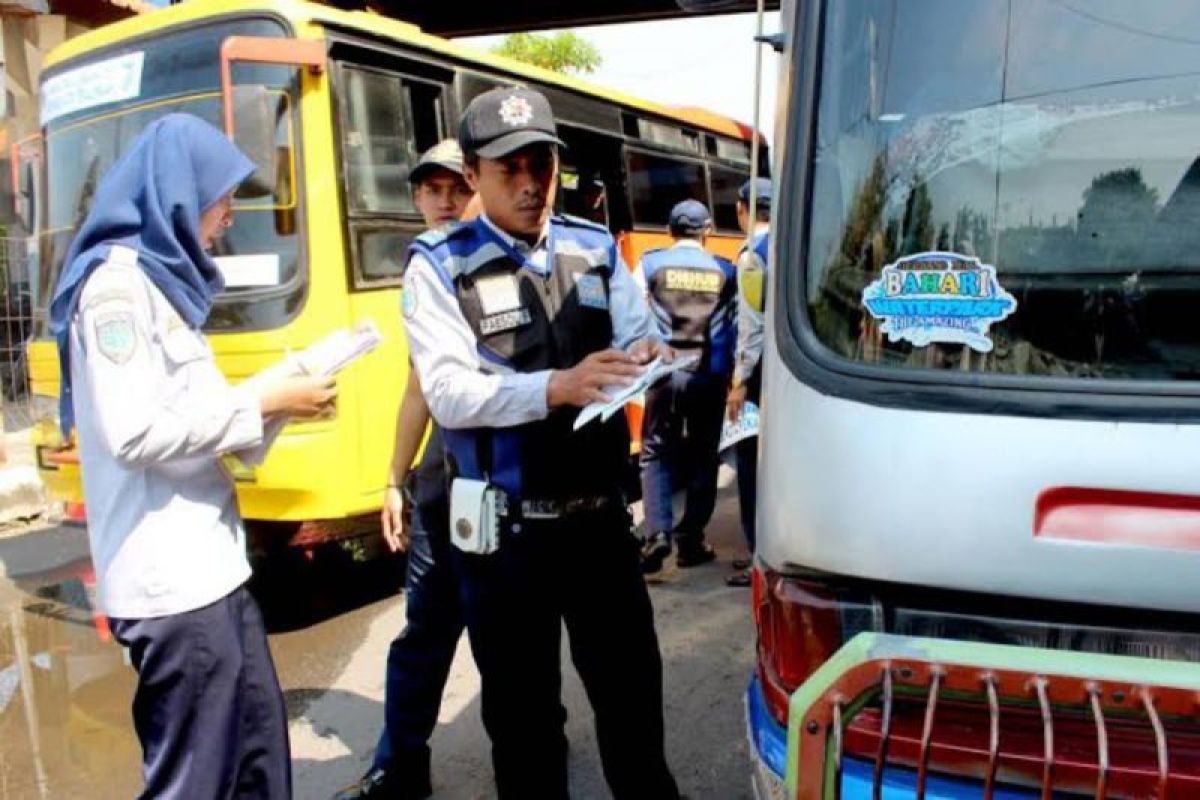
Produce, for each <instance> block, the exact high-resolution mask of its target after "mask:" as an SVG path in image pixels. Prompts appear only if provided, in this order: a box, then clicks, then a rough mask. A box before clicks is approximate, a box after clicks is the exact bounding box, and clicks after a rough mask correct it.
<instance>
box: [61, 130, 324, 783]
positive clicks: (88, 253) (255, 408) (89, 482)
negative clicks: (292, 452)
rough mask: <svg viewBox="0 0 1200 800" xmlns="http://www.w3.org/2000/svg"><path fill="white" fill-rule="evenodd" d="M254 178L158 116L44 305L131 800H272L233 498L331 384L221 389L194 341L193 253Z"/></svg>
mask: <svg viewBox="0 0 1200 800" xmlns="http://www.w3.org/2000/svg"><path fill="white" fill-rule="evenodd" d="M253 171H254V165H253V164H252V163H251V161H250V160H249V159H248V158H246V156H245V155H243V154H242V152H241V151H240V150H238V149H237V147H235V146H234V145H233V143H232V142H230V141H229V140H228V139H227V138H226V137H225V136H224V135H223V134H222V133H221V132H220V131H218V130H217V129H216V128H214V127H212V126H211V125H209V124H208V123H206V122H204V121H203V120H200V119H198V118H196V117H193V116H189V115H186V114H172V115H169V116H166V117H163V118H162V119H160V120H157V121H156V122H154V123H152V124H151V125H149V126H148V127H147V128H146V130H145V131H143V133H142V134H141V136H139V137H138V139H137V140H136V141H135V142H134V143H133V144H132V146H131V147H130V148H129V150H128V152H126V153H125V154H124V156H122V157H121V159H120V160H119V161H117V163H116V164H115V165H114V166H113V167H112V169H111V170H109V172H108V174H107V175H105V177H104V179H103V180H102V181H101V183H100V186H99V188H98V189H97V191H96V194H95V196H94V199H93V201H92V208H91V212H90V213H89V214H88V217H87V220H86V221H85V222H84V223H83V225H82V227H81V228H80V229H79V232H78V234H77V235H76V237H75V240H74V243H73V244H72V245H71V248H70V250H69V251H68V254H67V259H66V267H65V269H64V271H63V273H62V277H61V278H60V280H59V283H58V287H57V288H56V290H55V292H54V298H53V301H52V303H51V329H52V330H53V332H54V334H55V336H56V337H57V339H58V348H59V357H60V359H61V362H62V425H63V429H64V431H67V432H69V431H70V430H71V429H72V428H74V429H76V430H77V434H78V441H79V453H80V462H81V466H82V471H83V485H84V495H85V499H86V501H87V510H88V538H89V542H90V544H91V549H92V560H93V563H94V566H95V571H96V576H97V583H98V590H99V592H98V594H99V605H100V607H101V609H102V610H103V611H104V613H106V614H107V615H108V617H109V620H110V626H111V629H112V631H113V634H114V635H115V636H116V638H117V640H118V641H120V642H121V644H123V645H124V646H125V647H127V648H129V653H130V656H131V658H132V661H133V665H134V667H135V668H136V669H137V672H138V690H137V695H136V697H135V698H134V702H133V717H134V725H135V727H136V728H137V733H138V737H139V739H140V740H141V744H142V750H143V773H144V777H145V782H146V791H145V794H144V796H145V797H154V798H188V799H189V800H193V799H195V800H206V799H207V798H228V797H234V796H236V797H261V798H288V797H290V796H291V770H290V766H289V762H290V756H289V750H288V740H287V715H286V712H285V709H284V704H283V696H282V693H281V692H280V690H279V683H278V680H277V678H276V675H275V668H274V665H273V664H272V662H271V656H270V653H269V651H268V649H267V639H266V632H265V629H264V627H263V623H262V617H261V615H260V614H259V611H258V607H257V606H256V605H255V603H254V600H253V599H252V598H251V597H250V595H249V593H248V592H247V591H246V589H245V583H246V580H247V579H248V578H249V577H250V565H249V562H248V560H247V558H246V549H245V531H244V528H243V526H242V522H241V517H240V515H239V514H238V509H237V498H236V495H235V493H234V487H233V482H232V481H231V479H230V477H229V474H228V472H227V471H226V470H225V469H224V467H223V466H222V464H221V462H220V458H221V457H222V456H223V455H225V454H228V453H233V454H235V455H237V456H238V457H239V458H241V459H242V460H243V461H247V462H250V463H255V462H257V461H258V460H261V458H262V457H263V456H264V455H265V452H266V449H267V448H268V447H269V446H270V443H271V440H272V436H273V434H274V433H277V432H278V430H279V428H280V427H282V424H283V421H284V420H285V419H286V418H287V417H289V416H312V415H315V414H319V413H322V412H323V411H325V410H327V409H329V408H330V407H331V405H332V403H333V401H334V395H335V389H334V386H333V383H332V380H329V379H325V378H309V377H303V376H288V377H281V378H273V379H263V380H252V381H248V382H246V383H244V384H242V385H240V386H230V385H229V384H228V383H227V382H226V380H225V378H224V376H223V375H222V374H221V372H220V371H219V370H218V369H217V366H216V363H215V361H214V360H213V356H212V352H211V351H210V350H209V348H208V345H207V343H206V342H205V339H204V337H203V335H202V334H201V332H200V326H201V325H202V324H203V323H204V321H205V320H206V319H207V318H208V314H209V311H210V310H211V308H212V304H213V299H214V297H215V296H216V294H217V293H218V292H220V291H221V288H222V286H223V282H222V279H221V273H220V270H219V269H218V267H217V265H216V263H215V262H214V261H213V259H212V258H211V256H209V254H208V249H209V248H210V247H211V246H212V245H213V243H214V242H215V241H216V240H217V239H218V238H219V237H220V235H221V233H222V232H223V231H224V230H225V229H226V228H228V227H229V226H230V225H232V224H233V194H232V193H233V191H234V189H236V188H237V186H238V185H239V184H240V183H241V182H242V181H244V180H245V179H246V178H248V177H249V176H250V174H251V173H252V172H253Z"/></svg>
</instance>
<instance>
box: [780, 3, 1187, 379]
mask: <svg viewBox="0 0 1200 800" xmlns="http://www.w3.org/2000/svg"><path fill="white" fill-rule="evenodd" d="M821 14H822V32H823V36H822V40H821V41H822V44H821V47H822V52H821V54H820V62H821V66H820V68H819V70H818V71H817V74H819V75H820V84H819V86H818V94H817V97H818V99H817V100H816V106H817V107H816V122H815V128H814V131H813V134H814V135H813V136H812V141H813V142H814V144H813V151H812V153H811V155H810V160H809V162H808V168H809V174H810V178H809V181H810V188H811V197H812V201H811V208H810V211H809V218H808V223H807V231H806V248H805V272H804V278H805V279H804V280H803V281H799V282H793V284H798V283H799V284H803V285H802V288H801V289H800V290H799V291H797V292H796V293H795V294H794V295H793V301H794V302H795V303H798V304H801V307H802V308H803V309H804V310H805V311H806V312H807V318H808V321H809V323H810V324H811V326H812V328H813V330H814V331H815V333H816V334H817V337H818V339H819V340H820V341H821V342H822V344H824V345H825V346H826V347H827V348H828V349H829V350H831V351H832V352H833V353H834V354H836V355H837V356H840V357H842V358H845V359H851V360H854V361H858V362H865V363H869V364H882V365H887V366H891V367H907V368H913V369H933V370H963V371H971V372H991V373H1008V374H1016V375H1028V376H1053V377H1059V378H1064V377H1070V378H1085V379H1123V380H1130V379H1138V380H1160V381H1161V380H1197V379H1200V327H1198V326H1197V325H1196V324H1195V321H1194V320H1195V309H1196V308H1197V307H1198V306H1200V83H1198V82H1197V74H1198V73H1200V34H1196V33H1195V32H1196V31H1200V6H1197V4H1195V3H1181V2H1173V1H1170V2H1169V1H1168V0H1149V2H1142V3H1129V2H1126V0H1071V1H1070V2H1067V1H1066V0H1061V1H1060V0H1049V1H1048V0H977V2H970V3H964V2H961V1H960V0H913V1H912V2H895V0H827V2H826V3H825V4H824V6H823V10H822V11H821ZM1067 32H1069V33H1067ZM792 136H793V137H794V136H795V132H792ZM917 254H926V256H924V257H926V258H929V257H934V256H935V254H943V255H948V256H950V258H948V259H947V260H944V261H942V262H939V263H944V264H950V263H955V264H958V265H972V264H980V263H982V264H987V265H994V268H995V275H996V279H997V281H998V284H999V287H1002V289H1003V292H1006V293H1007V295H1009V296H1010V297H1011V300H1012V305H1011V307H1010V308H1007V309H1006V310H1007V311H1008V312H1009V313H1007V316H1004V315H1003V314H1001V313H997V315H996V316H997V317H998V319H997V320H996V321H994V322H993V323H992V324H991V325H990V328H989V329H988V330H987V331H986V337H987V339H988V341H986V342H985V343H984V344H983V345H982V346H975V347H969V346H967V344H966V343H964V342H963V341H962V340H961V339H955V338H954V337H953V336H949V337H947V338H945V339H940V340H939V339H938V338H937V336H936V335H935V336H934V337H933V338H932V340H926V341H922V340H921V339H920V337H909V338H905V337H903V336H894V335H892V334H891V333H890V332H889V330H888V328H887V325H886V324H885V323H886V319H885V318H884V316H882V315H880V314H876V313H875V309H873V308H872V307H871V306H870V305H869V304H868V303H867V301H866V299H865V296H864V292H865V291H866V290H868V288H869V287H871V286H872V284H875V285H880V279H881V276H883V277H887V276H886V275H884V272H885V270H884V268H885V267H887V266H888V265H895V264H896V263H897V260H898V259H902V258H904V257H906V256H913V255H917ZM956 259H957V260H956ZM976 260H977V261H976ZM954 285H957V284H956V283H954V282H952V284H951V286H954ZM962 285H963V287H965V286H967V284H966V283H965V282H964V283H963V284H962ZM899 287H900V284H899V283H897V291H899ZM963 291H966V289H965V288H963ZM997 291H999V290H997ZM1001 294H1003V293H1001ZM1005 302H1007V300H1006V301H1005ZM949 307H950V306H937V307H936V308H949ZM891 308H900V306H891ZM905 308H908V309H912V308H914V306H906V307H905ZM923 308H925V309H929V308H935V307H934V306H924V307H923ZM906 313H913V312H911V311H909V312H906ZM922 313H933V312H928V311H926V312H922ZM895 327H896V325H895V323H894V322H893V325H892V330H893V331H894V330H895Z"/></svg>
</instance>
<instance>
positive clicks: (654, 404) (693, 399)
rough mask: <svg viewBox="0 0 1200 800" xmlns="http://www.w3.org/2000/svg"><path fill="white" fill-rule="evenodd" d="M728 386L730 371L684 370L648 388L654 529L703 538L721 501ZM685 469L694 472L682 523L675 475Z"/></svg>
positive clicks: (649, 497) (648, 489)
mask: <svg viewBox="0 0 1200 800" xmlns="http://www.w3.org/2000/svg"><path fill="white" fill-rule="evenodd" d="M727 385H728V378H726V376H724V375H717V374H713V373H711V372H688V371H685V370H680V371H679V372H675V373H673V374H672V375H670V376H669V377H667V378H666V379H665V380H663V381H662V382H661V383H659V384H658V385H656V386H654V387H652V388H651V389H650V390H649V391H647V392H646V412H645V415H644V416H643V418H642V419H643V421H642V455H641V463H642V505H643V507H644V508H645V510H646V532H647V533H648V534H654V533H657V532H659V531H664V532H666V533H668V534H670V533H671V532H672V531H677V532H678V533H679V535H681V536H689V537H692V538H694V539H697V540H699V539H701V538H702V537H703V534H704V527H705V526H706V525H708V521H709V520H710V519H711V518H712V514H713V509H714V508H715V507H716V502H717V466H718V464H719V455H718V453H717V445H718V443H719V442H720V440H721V424H722V421H723V419H724V413H725V391H726V387H727ZM685 437H686V438H685ZM682 473H686V474H688V481H687V495H686V498H687V499H686V502H685V504H684V510H683V517H682V518H681V519H680V520H679V525H678V526H676V525H674V514H673V510H672V506H671V496H672V494H673V492H674V490H675V486H674V482H673V480H672V476H673V475H678V474H682Z"/></svg>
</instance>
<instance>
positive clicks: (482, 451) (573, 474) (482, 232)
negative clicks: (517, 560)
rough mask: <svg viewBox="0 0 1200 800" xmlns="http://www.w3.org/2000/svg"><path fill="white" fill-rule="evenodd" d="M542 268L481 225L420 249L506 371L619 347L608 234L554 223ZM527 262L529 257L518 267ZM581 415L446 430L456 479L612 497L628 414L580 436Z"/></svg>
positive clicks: (487, 355)
mask: <svg viewBox="0 0 1200 800" xmlns="http://www.w3.org/2000/svg"><path fill="white" fill-rule="evenodd" d="M548 246H549V248H550V249H549V252H548V253H547V258H546V264H545V266H544V267H539V266H537V265H534V264H532V263H531V262H529V261H528V260H527V259H524V258H523V257H521V256H520V255H519V254H516V253H513V252H512V251H511V250H509V249H507V248H506V246H505V245H504V244H503V242H502V241H501V240H500V239H499V237H497V236H496V235H495V232H494V231H492V230H491V229H490V228H489V227H488V226H487V224H486V223H485V222H484V221H483V220H482V219H476V220H474V221H473V222H468V223H463V224H459V225H454V226H451V227H449V228H445V229H441V230H436V231H429V232H427V233H424V234H422V235H421V236H419V237H417V239H416V240H415V241H414V242H413V244H412V245H411V246H410V248H409V254H410V257H411V255H412V254H414V253H420V254H421V255H423V256H424V257H425V258H426V259H427V260H428V261H429V263H430V264H432V265H433V266H434V269H435V270H436V271H437V273H438V275H439V277H440V278H441V280H442V282H443V284H444V285H445V286H446V288H447V289H448V290H449V291H451V292H452V293H453V294H454V295H455V297H456V298H457V299H458V304H459V308H460V309H461V310H462V313H463V316H464V317H465V318H466V320H467V323H468V324H469V325H470V327H471V330H472V331H473V332H474V334H475V337H476V349H477V351H478V353H479V356H480V360H481V362H482V363H483V364H485V369H488V370H489V371H493V372H496V373H501V374H502V373H505V372H538V371H540V370H546V369H569V368H571V367H573V366H575V365H576V364H578V363H579V362H580V361H582V360H583V358H584V357H586V356H587V355H589V354H591V353H594V352H597V351H599V350H604V349H607V348H609V347H611V346H612V340H613V326H612V318H611V316H610V314H609V308H608V298H609V280H610V278H611V276H612V270H613V269H614V268H615V267H616V265H617V264H618V263H619V260H618V258H617V255H616V244H615V242H614V241H613V238H612V235H611V234H609V232H608V230H607V229H606V228H603V227H600V226H598V225H594V224H592V223H590V222H587V221H585V220H580V219H576V218H574V217H553V218H551V221H550V233H549V242H548ZM518 259H520V260H518ZM578 413H579V409H578V408H573V407H564V408H557V409H552V410H551V411H550V414H549V416H548V417H547V418H546V419H543V420H538V421H535V422H529V423H526V424H524V425H518V426H514V427H510V428H459V429H449V428H444V429H443V431H442V432H443V435H444V437H445V443H446V454H447V461H448V462H449V467H450V471H451V477H465V478H474V479H487V480H490V481H491V483H492V484H494V485H496V486H498V487H500V488H501V489H503V490H504V491H505V492H507V493H508V494H509V496H510V499H570V498H576V497H597V496H613V495H615V494H617V492H618V491H619V486H620V476H621V474H622V471H623V469H624V465H625V462H626V460H627V458H628V455H629V431H628V428H627V427H626V424H625V418H624V415H622V414H618V415H615V416H614V417H612V418H611V419H609V420H608V421H607V422H605V423H600V422H592V423H591V424H589V425H587V426H585V427H584V428H582V429H580V430H578V431H573V430H572V424H573V423H574V421H575V417H576V416H577V415H578Z"/></svg>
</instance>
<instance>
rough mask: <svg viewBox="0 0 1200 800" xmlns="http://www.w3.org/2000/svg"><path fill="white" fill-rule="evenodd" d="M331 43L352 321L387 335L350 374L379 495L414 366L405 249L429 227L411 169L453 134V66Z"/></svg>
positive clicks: (362, 456) (368, 469)
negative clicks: (405, 308)
mask: <svg viewBox="0 0 1200 800" xmlns="http://www.w3.org/2000/svg"><path fill="white" fill-rule="evenodd" d="M332 52H333V55H334V59H333V86H334V96H335V104H334V105H335V108H336V126H337V131H338V135H337V141H338V142H339V147H340V153H339V154H338V155H339V159H340V166H341V168H340V170H339V174H340V177H341V190H342V197H343V214H344V219H345V235H346V241H347V249H348V255H349V272H350V274H349V282H350V283H349V285H350V287H351V291H350V293H349V296H348V304H349V313H350V318H351V320H355V321H357V320H364V319H370V320H371V321H373V322H374V323H375V324H376V325H377V326H378V327H379V330H380V331H381V332H382V333H383V335H384V341H385V344H384V347H383V351H384V352H383V353H381V354H379V355H378V356H377V357H375V358H373V359H371V361H370V366H367V365H366V364H364V365H363V367H362V369H360V370H357V371H351V373H348V374H347V376H346V378H347V379H348V380H352V381H355V382H357V383H358V384H360V386H359V391H356V392H355V393H354V394H355V397H356V398H357V408H356V414H357V416H358V419H357V425H358V436H357V439H358V451H357V453H356V462H357V463H358V465H359V466H358V469H360V470H362V471H363V472H362V474H361V480H360V481H359V483H358V485H359V486H360V487H361V488H362V491H363V492H364V493H365V494H369V495H374V494H376V493H377V492H379V491H381V490H382V489H383V486H384V483H385V481H386V476H387V465H388V463H389V461H390V459H391V456H392V444H393V441H394V439H395V437H394V431H395V420H396V410H397V408H398V404H399V402H400V398H401V396H402V394H403V391H404V385H405V381H406V380H407V376H408V368H409V367H408V350H407V343H406V342H405V340H404V335H403V330H402V326H401V322H400V292H401V287H402V278H401V271H402V268H403V266H404V254H405V252H406V250H407V249H408V245H409V243H410V242H411V241H412V240H413V238H415V237H416V236H417V235H419V234H420V233H422V232H423V231H424V230H425V224H424V221H423V220H422V218H421V215H420V214H419V213H418V212H417V209H416V206H415V205H414V203H413V196H412V188H411V186H410V184H409V182H408V175H409V172H410V170H411V169H412V168H413V167H414V166H415V165H416V162H417V159H418V158H419V157H420V155H421V153H423V152H424V151H425V150H427V149H428V148H430V147H432V146H433V145H435V144H437V143H438V142H439V141H441V140H442V139H443V138H445V137H447V136H448V135H451V131H450V127H449V125H448V116H447V108H446V103H447V96H448V91H449V87H450V84H451V81H452V79H453V72H452V71H451V70H448V69H445V68H444V67H441V66H439V65H434V64H429V63H424V62H418V61H416V60H410V59H406V58H401V57H399V56H397V55H395V54H392V53H382V52H380V51H377V50H373V49H367V48H357V47H351V46H348V45H335V47H334V48H333V51H332Z"/></svg>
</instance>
